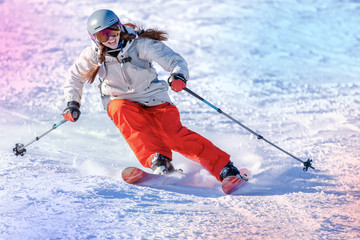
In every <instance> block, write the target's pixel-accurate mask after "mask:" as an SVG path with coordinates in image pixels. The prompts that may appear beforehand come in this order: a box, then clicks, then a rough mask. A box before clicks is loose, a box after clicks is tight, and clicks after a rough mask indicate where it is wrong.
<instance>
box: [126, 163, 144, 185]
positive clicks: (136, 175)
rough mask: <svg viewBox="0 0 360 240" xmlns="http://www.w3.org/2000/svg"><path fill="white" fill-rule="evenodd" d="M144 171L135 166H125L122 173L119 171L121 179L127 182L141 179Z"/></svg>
mask: <svg viewBox="0 0 360 240" xmlns="http://www.w3.org/2000/svg"><path fill="white" fill-rule="evenodd" d="M145 174H146V173H145V172H144V171H143V170H141V169H139V168H136V167H127V168H125V169H124V170H123V171H122V173H121V177H122V178H123V180H124V181H125V182H127V183H129V184H135V183H137V182H139V181H140V180H141V179H143V176H144V175H145Z"/></svg>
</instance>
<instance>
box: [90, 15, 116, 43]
mask: <svg viewBox="0 0 360 240" xmlns="http://www.w3.org/2000/svg"><path fill="white" fill-rule="evenodd" d="M116 23H117V24H119V26H120V27H121V23H120V19H119V18H118V16H116V14H115V13H114V12H113V11H111V10H108V9H100V10H97V11H95V12H94V13H93V14H91V15H90V17H89V18H88V20H87V30H88V32H89V34H90V36H91V38H93V39H94V38H95V34H96V33H97V32H99V31H101V30H103V29H105V28H108V27H110V26H111V25H114V24H116Z"/></svg>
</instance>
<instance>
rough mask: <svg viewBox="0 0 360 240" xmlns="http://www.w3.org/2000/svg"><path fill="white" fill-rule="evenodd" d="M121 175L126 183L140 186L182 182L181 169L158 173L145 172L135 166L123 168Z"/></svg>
mask: <svg viewBox="0 0 360 240" xmlns="http://www.w3.org/2000/svg"><path fill="white" fill-rule="evenodd" d="M121 177H122V178H123V180H124V181H125V182H126V183H129V184H133V185H140V186H149V185H176V184H181V183H182V182H183V181H182V179H183V174H182V172H181V171H176V172H174V173H172V174H170V175H160V174H153V173H148V172H145V171H144V170H141V169H140V168H137V167H127V168H125V169H124V170H123V171H122V173H121Z"/></svg>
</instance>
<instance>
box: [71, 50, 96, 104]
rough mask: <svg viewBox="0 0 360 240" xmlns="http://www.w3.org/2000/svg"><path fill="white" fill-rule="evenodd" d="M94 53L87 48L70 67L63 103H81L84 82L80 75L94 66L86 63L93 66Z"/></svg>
mask: <svg viewBox="0 0 360 240" xmlns="http://www.w3.org/2000/svg"><path fill="white" fill-rule="evenodd" d="M95 54H96V53H95V51H93V50H92V49H91V47H88V48H86V49H84V50H83V51H82V52H81V54H80V56H79V57H78V58H77V59H76V60H75V62H74V64H73V65H72V66H71V67H70V69H69V73H68V77H67V79H66V82H65V85H64V94H65V101H66V102H70V101H76V102H78V103H81V96H82V93H83V87H84V84H85V82H86V80H85V79H84V78H83V77H81V74H82V73H84V72H86V71H88V70H89V69H91V68H92V67H93V66H94V65H92V64H91V63H89V62H88V61H86V60H85V59H88V60H89V61H90V62H92V63H93V64H96V63H95V59H96V56H95Z"/></svg>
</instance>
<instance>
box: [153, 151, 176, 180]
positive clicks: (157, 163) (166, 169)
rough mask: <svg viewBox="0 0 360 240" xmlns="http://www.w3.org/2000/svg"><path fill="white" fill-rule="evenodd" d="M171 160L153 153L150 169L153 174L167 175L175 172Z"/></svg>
mask: <svg viewBox="0 0 360 240" xmlns="http://www.w3.org/2000/svg"><path fill="white" fill-rule="evenodd" d="M171 161H172V160H171V159H170V158H168V157H165V156H164V155H161V154H159V153H155V154H154V155H153V157H152V159H151V169H152V170H153V173H154V174H160V175H167V174H170V173H172V172H174V171H175V168H174V166H173V165H172V163H171Z"/></svg>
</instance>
